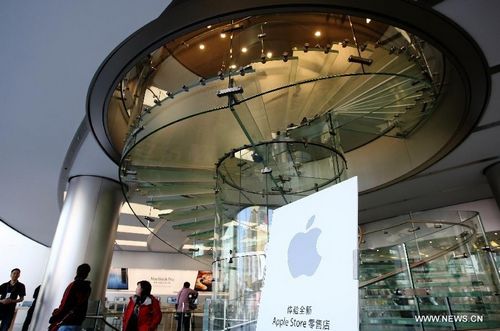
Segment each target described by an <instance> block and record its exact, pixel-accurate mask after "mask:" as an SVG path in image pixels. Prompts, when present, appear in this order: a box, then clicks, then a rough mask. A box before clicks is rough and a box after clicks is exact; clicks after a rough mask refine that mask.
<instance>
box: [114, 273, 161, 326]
mask: <svg viewBox="0 0 500 331" xmlns="http://www.w3.org/2000/svg"><path fill="white" fill-rule="evenodd" d="M160 322H161V310H160V301H158V299H156V298H155V297H154V296H152V295H151V283H150V282H148V281H146V280H141V281H140V282H138V283H137V289H136V290H135V295H134V296H133V297H131V298H130V301H129V303H128V306H127V309H125V312H124V313H123V331H154V330H156V328H157V327H158V324H160Z"/></svg>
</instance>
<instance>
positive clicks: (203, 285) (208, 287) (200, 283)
mask: <svg viewBox="0 0 500 331" xmlns="http://www.w3.org/2000/svg"><path fill="white" fill-rule="evenodd" d="M212 280H213V275H212V271H211V270H198V275H197V276H196V282H195V285H194V289H195V290H196V291H199V292H210V291H212Z"/></svg>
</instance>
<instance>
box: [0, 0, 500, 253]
mask: <svg viewBox="0 0 500 331" xmlns="http://www.w3.org/2000/svg"><path fill="white" fill-rule="evenodd" d="M367 1H368V0H367ZM168 2H169V1H168V0H167V1H160V0H147V1H133V0H120V1H118V0H109V1H98V0H88V1H48V2H47V1H44V2H40V1H35V0H31V1H29V4H27V3H26V2H20V1H16V0H7V1H3V2H2V4H1V5H0V6H1V10H0V42H1V44H2V50H1V51H0V100H1V101H2V102H1V106H0V109H1V114H2V119H1V121H0V156H1V161H0V176H1V177H0V183H1V185H0V218H1V219H2V220H3V221H5V222H6V223H7V224H9V225H11V226H12V227H14V228H15V229H17V230H19V231H20V232H21V233H24V234H26V235H28V236H29V237H31V238H33V239H36V240H37V241H39V242H41V243H43V244H46V245H50V244H51V242H52V237H53V234H54V231H55V227H56V225H57V220H58V217H59V211H60V209H59V208H60V206H59V203H60V197H59V196H58V182H59V177H60V174H61V170H62V169H61V168H62V167H63V162H64V159H65V156H66V153H67V151H68V148H69V146H70V143H71V141H72V139H73V137H74V135H75V132H76V131H77V129H78V127H79V125H80V123H81V122H82V120H83V119H84V116H85V99H86V93H87V89H88V87H89V84H90V81H91V79H92V76H93V75H94V73H95V72H96V70H97V68H98V67H99V66H100V64H101V63H102V61H103V60H104V59H105V57H106V56H107V55H108V54H109V53H110V52H111V51H112V49H113V48H114V47H115V46H117V45H118V44H119V43H120V42H121V41H123V40H124V39H125V38H126V37H128V36H129V35H130V34H132V33H133V32H134V31H136V30H137V29H138V28H140V27H141V26H143V25H144V24H146V23H147V22H149V21H151V20H152V19H154V18H156V17H157V16H158V15H159V14H160V13H161V12H162V11H163V9H164V8H165V7H166V6H167V5H168ZM435 2H438V4H437V5H436V6H435V8H436V9H437V10H438V11H440V12H441V13H442V14H444V15H446V16H448V17H449V18H451V19H453V20H455V22H456V23H458V24H459V25H460V26H462V28H464V29H465V30H466V31H467V32H468V33H469V34H470V35H471V36H472V37H474V38H475V39H476V41H477V43H478V45H479V46H480V48H481V49H482V50H483V52H484V53H485V56H486V59H487V60H488V63H489V66H490V67H494V66H497V65H500V47H499V43H498V34H497V32H498V31H500V22H499V21H498V20H497V15H498V13H499V12H500V2H499V1H496V0H475V1H469V0H445V1H441V2H439V1H435ZM499 79H500V74H494V75H493V76H492V90H491V98H490V102H489V104H488V107H487V109H486V113H485V114H484V116H483V117H482V119H481V121H480V124H479V127H478V128H477V131H475V132H473V133H472V134H471V135H470V137H469V138H467V139H466V140H465V141H464V142H463V143H462V144H461V145H460V146H459V147H458V148H457V149H456V150H455V151H453V152H452V153H451V154H450V155H448V156H446V157H445V158H444V159H443V160H441V161H440V162H438V163H437V164H435V165H433V166H431V167H430V168H428V169H426V170H425V171H423V172H422V173H421V174H419V175H417V176H416V177H415V178H411V179H409V180H406V181H404V182H402V183H399V184H396V185H393V186H391V187H388V188H386V189H383V190H381V191H378V192H375V193H371V194H368V195H363V196H361V198H360V207H361V214H360V219H361V220H374V219H379V218H383V217H387V216H392V215H395V214H399V213H403V212H409V211H417V210H424V209H430V208H436V207H442V206H447V205H453V204H458V203H462V202H468V201H473V200H477V199H482V198H487V197H491V194H492V193H491V190H490V189H489V186H488V184H487V181H486V178H485V177H484V175H483V174H482V171H483V169H484V168H485V167H486V166H487V165H488V164H491V163H494V162H498V161H500V149H499V148H498V143H499V142H500V126H499V124H500V109H499V106H500V80H499ZM70 173H71V174H97V175H104V176H107V177H113V178H116V177H117V174H118V170H117V168H116V166H115V165H114V164H113V163H112V162H111V161H110V160H109V159H107V157H106V156H105V155H104V153H103V152H102V151H101V150H100V148H99V147H98V145H97V143H96V142H95V140H94V138H93V136H92V135H88V136H87V138H86V140H85V142H84V144H83V146H82V148H81V149H80V152H79V154H78V156H77V158H76V161H75V164H74V166H73V168H72V169H71V172H70ZM123 222H126V223H133V221H131V220H129V219H128V218H124V220H123ZM165 232H168V231H165ZM173 240H175V239H173ZM175 244H176V245H177V244H179V243H177V242H176V243H175Z"/></svg>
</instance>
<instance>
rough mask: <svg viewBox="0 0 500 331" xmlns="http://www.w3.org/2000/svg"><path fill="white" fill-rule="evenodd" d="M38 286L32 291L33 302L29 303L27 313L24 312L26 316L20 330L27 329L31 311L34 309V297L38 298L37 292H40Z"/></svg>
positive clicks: (25, 330)
mask: <svg viewBox="0 0 500 331" xmlns="http://www.w3.org/2000/svg"><path fill="white" fill-rule="evenodd" d="M40 286H41V285H38V286H37V287H36V289H35V292H33V302H32V303H31V306H30V308H29V309H28V313H27V314H26V318H25V319H24V323H23V328H22V331H28V328H29V326H30V323H31V319H32V318H33V312H34V311H35V306H36V299H37V298H38V293H39V292H40Z"/></svg>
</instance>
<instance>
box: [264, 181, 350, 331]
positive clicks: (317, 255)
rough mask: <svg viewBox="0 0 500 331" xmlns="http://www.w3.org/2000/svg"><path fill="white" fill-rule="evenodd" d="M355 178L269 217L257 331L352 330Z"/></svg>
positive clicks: (288, 206) (289, 205) (280, 209)
mask: <svg viewBox="0 0 500 331" xmlns="http://www.w3.org/2000/svg"><path fill="white" fill-rule="evenodd" d="M357 229H358V190H357V178H351V179H349V180H348V181H345V182H342V183H340V184H337V185H335V186H332V187H329V188H326V189H324V190H322V191H320V192H317V193H315V194H312V195H310V196H308V197H305V198H303V199H301V200H298V201H296V202H293V203H291V204H288V205H286V206H284V207H281V208H279V209H277V210H276V211H275V212H274V215H273V219H272V223H271V226H270V230H269V233H270V237H269V244H268V247H267V262H266V275H265V281H264V287H263V290H262V297H261V301H260V306H259V315H258V320H257V331H272V330H300V329H306V330H335V331H354V330H358V328H359V327H358V281H357V279H356V278H357V258H356V256H357V246H358V244H357Z"/></svg>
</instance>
